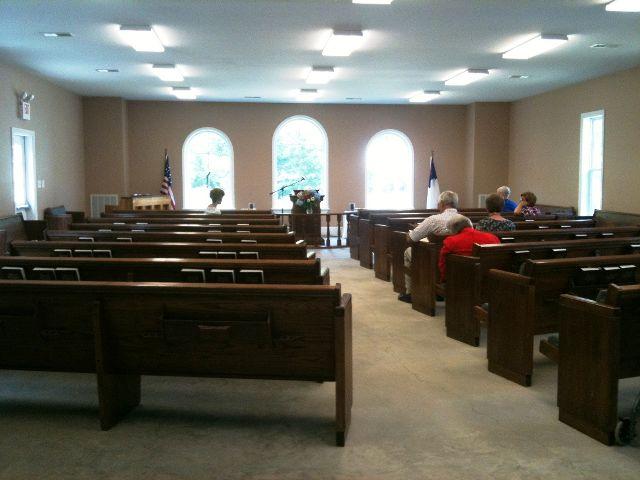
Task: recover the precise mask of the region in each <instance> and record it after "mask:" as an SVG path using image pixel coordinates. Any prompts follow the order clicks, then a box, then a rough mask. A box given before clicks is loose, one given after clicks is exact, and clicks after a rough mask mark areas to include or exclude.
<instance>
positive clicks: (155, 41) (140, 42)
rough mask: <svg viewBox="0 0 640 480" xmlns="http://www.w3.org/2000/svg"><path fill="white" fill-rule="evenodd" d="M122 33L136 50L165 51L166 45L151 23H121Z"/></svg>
mask: <svg viewBox="0 0 640 480" xmlns="http://www.w3.org/2000/svg"><path fill="white" fill-rule="evenodd" d="M120 33H121V34H122V36H123V37H124V39H125V41H126V42H127V43H128V44H129V45H130V46H131V47H132V48H133V49H134V50H135V51H136V52H164V46H163V45H162V42H161V41H160V39H159V38H158V35H157V34H156V32H154V31H153V28H151V27H150V26H149V25H120Z"/></svg>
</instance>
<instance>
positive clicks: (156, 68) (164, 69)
mask: <svg viewBox="0 0 640 480" xmlns="http://www.w3.org/2000/svg"><path fill="white" fill-rule="evenodd" d="M151 69H152V70H153V74H154V75H155V76H157V77H158V78H159V79H160V80H162V81H163V82H183V81H184V77H183V76H182V73H180V70H178V69H177V68H176V66H175V65H171V64H167V63H156V64H154V65H151Z"/></svg>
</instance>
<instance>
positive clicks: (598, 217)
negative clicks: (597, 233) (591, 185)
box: [593, 210, 640, 227]
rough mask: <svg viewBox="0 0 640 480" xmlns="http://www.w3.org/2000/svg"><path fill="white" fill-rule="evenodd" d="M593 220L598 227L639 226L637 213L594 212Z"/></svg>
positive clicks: (639, 221)
mask: <svg viewBox="0 0 640 480" xmlns="http://www.w3.org/2000/svg"><path fill="white" fill-rule="evenodd" d="M593 219H594V220H595V222H596V225H598V226H599V227H611V226H618V225H640V215H638V214H637V213H625V212H614V211H611V210H596V211H595V212H594V213H593Z"/></svg>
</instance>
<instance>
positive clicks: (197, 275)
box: [180, 268, 206, 283]
mask: <svg viewBox="0 0 640 480" xmlns="http://www.w3.org/2000/svg"><path fill="white" fill-rule="evenodd" d="M180 274H181V276H182V280H183V281H184V282H187V283H205V282H206V278H205V275H204V270H203V269H201V268H183V269H182V270H180Z"/></svg>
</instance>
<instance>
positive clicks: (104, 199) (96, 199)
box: [89, 193, 119, 218]
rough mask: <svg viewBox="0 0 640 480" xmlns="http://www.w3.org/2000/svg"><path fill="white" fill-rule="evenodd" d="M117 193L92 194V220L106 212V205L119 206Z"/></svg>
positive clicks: (90, 198)
mask: <svg viewBox="0 0 640 480" xmlns="http://www.w3.org/2000/svg"><path fill="white" fill-rule="evenodd" d="M118 198H119V197H118V194H117V193H92V194H91V195H89V200H90V201H91V218H97V217H99V216H100V214H101V213H102V212H104V206H105V205H118Z"/></svg>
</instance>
